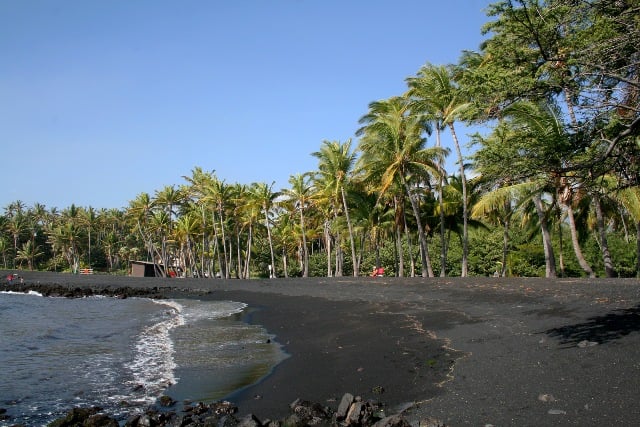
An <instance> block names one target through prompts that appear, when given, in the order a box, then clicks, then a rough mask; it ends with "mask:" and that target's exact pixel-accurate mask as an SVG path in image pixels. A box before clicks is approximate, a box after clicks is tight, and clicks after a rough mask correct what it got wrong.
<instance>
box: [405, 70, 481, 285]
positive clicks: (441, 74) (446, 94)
mask: <svg viewBox="0 0 640 427" xmlns="http://www.w3.org/2000/svg"><path fill="white" fill-rule="evenodd" d="M407 84H408V85H409V93H408V94H409V96H411V98H412V105H411V108H412V109H413V110H414V112H416V113H422V114H425V115H426V117H427V118H428V119H429V120H432V121H434V122H435V129H436V132H438V134H437V136H438V140H439V139H440V138H439V132H440V129H442V128H443V127H445V126H446V127H448V128H449V131H450V132H451V137H452V139H453V143H454V146H455V149H456V154H457V155H458V166H459V168H460V169H459V170H460V177H461V179H462V221H463V236H462V272H461V275H462V277H466V276H467V273H468V269H469V261H468V255H469V232H468V219H469V213H468V200H469V199H468V194H467V178H466V174H465V165H464V158H463V156H462V150H461V149H460V142H459V141H458V136H457V134H456V128H455V123H456V122H457V121H459V120H461V119H462V117H463V116H464V115H465V114H466V112H467V111H468V110H469V109H470V106H471V104H470V103H469V102H468V101H467V100H466V99H465V98H464V97H463V92H462V91H460V90H459V89H458V87H457V86H456V84H455V83H454V81H453V78H452V72H451V71H450V70H449V69H448V68H447V67H444V66H435V65H432V64H426V65H424V66H423V67H422V68H421V69H420V70H419V71H418V73H417V76H416V77H410V78H408V79H407Z"/></svg>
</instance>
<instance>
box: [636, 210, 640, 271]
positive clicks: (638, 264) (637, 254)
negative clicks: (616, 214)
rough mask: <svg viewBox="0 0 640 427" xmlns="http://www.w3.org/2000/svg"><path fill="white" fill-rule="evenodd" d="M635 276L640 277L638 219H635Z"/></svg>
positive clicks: (639, 227) (639, 231) (639, 223)
mask: <svg viewBox="0 0 640 427" xmlns="http://www.w3.org/2000/svg"><path fill="white" fill-rule="evenodd" d="M636 277H637V278H638V279H640V221H636Z"/></svg>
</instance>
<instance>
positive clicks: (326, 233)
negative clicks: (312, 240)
mask: <svg viewBox="0 0 640 427" xmlns="http://www.w3.org/2000/svg"><path fill="white" fill-rule="evenodd" d="M324 241H325V245H326V249H327V277H331V234H330V233H329V221H325V222H324Z"/></svg>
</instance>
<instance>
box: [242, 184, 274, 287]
mask: <svg viewBox="0 0 640 427" xmlns="http://www.w3.org/2000/svg"><path fill="white" fill-rule="evenodd" d="M274 185H275V182H272V183H271V184H270V185H267V184H266V183H264V182H254V183H253V184H251V186H250V187H249V194H250V196H251V198H252V200H253V201H254V202H255V203H256V205H258V206H260V208H261V209H262V213H263V215H264V225H265V227H266V229H267V239H268V241H269V251H270V254H271V268H270V271H269V273H270V277H272V278H275V277H277V274H276V258H275V254H274V251H273V239H272V237H271V219H270V216H271V209H272V208H273V204H274V201H275V199H276V198H277V197H278V196H279V195H280V193H279V192H274V191H273V186H274Z"/></svg>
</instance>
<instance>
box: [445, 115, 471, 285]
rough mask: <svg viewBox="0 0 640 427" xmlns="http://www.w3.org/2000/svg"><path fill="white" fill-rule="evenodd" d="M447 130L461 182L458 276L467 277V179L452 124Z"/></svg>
mask: <svg viewBox="0 0 640 427" xmlns="http://www.w3.org/2000/svg"><path fill="white" fill-rule="evenodd" d="M449 130H450V131H451V136H452V138H453V142H454V145H455V147H456V153H457V155H458V162H459V163H460V179H461V182H462V271H461V272H460V276H461V277H467V275H468V270H469V259H468V258H469V230H468V229H469V212H468V208H467V201H468V197H467V178H466V176H465V173H464V158H463V157H462V150H461V149H460V143H459V142H458V136H457V135H456V130H455V127H454V126H453V123H449Z"/></svg>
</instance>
